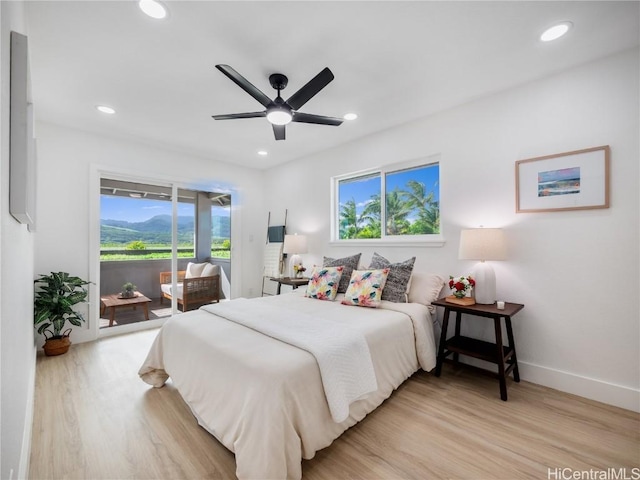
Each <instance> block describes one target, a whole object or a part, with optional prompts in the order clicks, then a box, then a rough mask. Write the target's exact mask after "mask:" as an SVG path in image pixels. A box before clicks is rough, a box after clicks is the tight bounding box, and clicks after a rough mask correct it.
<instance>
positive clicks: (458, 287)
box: [449, 275, 476, 298]
mask: <svg viewBox="0 0 640 480" xmlns="http://www.w3.org/2000/svg"><path fill="white" fill-rule="evenodd" d="M475 285H476V281H475V280H474V279H473V277H471V275H467V276H466V277H457V278H456V277H453V276H451V275H450V276H449V288H450V289H451V293H452V294H453V296H454V297H456V298H464V297H466V296H467V293H468V292H470V291H471V289H472V288H473V287H475Z"/></svg>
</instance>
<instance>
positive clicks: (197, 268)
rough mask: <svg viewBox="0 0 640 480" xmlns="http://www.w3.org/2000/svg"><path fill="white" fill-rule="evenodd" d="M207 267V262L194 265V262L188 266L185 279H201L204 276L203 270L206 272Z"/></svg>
mask: <svg viewBox="0 0 640 480" xmlns="http://www.w3.org/2000/svg"><path fill="white" fill-rule="evenodd" d="M207 265H208V264H207V262H205V263H192V262H189V263H188V264H187V272H186V273H185V274H184V278H195V277H201V276H202V270H204V267H206V266H207Z"/></svg>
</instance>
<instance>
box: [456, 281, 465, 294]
mask: <svg viewBox="0 0 640 480" xmlns="http://www.w3.org/2000/svg"><path fill="white" fill-rule="evenodd" d="M454 287H456V290H458V291H459V292H460V291H463V290H464V287H465V285H464V283H462V282H456V284H455V285H454Z"/></svg>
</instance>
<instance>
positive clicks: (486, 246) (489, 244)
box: [458, 228, 507, 261]
mask: <svg viewBox="0 0 640 480" xmlns="http://www.w3.org/2000/svg"><path fill="white" fill-rule="evenodd" d="M458 258H459V259H460V260H480V261H484V260H505V259H506V258H507V246H506V242H505V238H504V232H503V231H502V229H500V228H472V229H468V230H462V231H461V232H460V250H459V252H458Z"/></svg>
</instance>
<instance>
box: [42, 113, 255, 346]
mask: <svg viewBox="0 0 640 480" xmlns="http://www.w3.org/2000/svg"><path fill="white" fill-rule="evenodd" d="M37 137H38V179H39V180H38V198H37V208H38V210H37V212H38V229H37V233H36V255H35V268H36V272H37V273H41V272H43V273H48V272H51V271H67V272H70V273H72V274H73V275H77V276H80V277H82V278H84V279H88V280H91V281H92V282H95V283H98V281H99V278H98V277H99V271H98V268H97V266H96V267H95V268H92V262H93V263H97V262H96V260H97V257H95V256H94V257H91V254H92V249H91V242H92V235H94V238H95V241H96V242H99V234H98V232H99V223H98V220H99V203H98V202H99V198H98V196H99V173H98V172H99V171H103V172H109V171H110V172H119V173H121V174H125V175H131V176H132V177H134V178H142V179H144V178H148V179H158V180H159V181H161V180H164V181H172V182H176V183H181V184H182V185H184V186H186V187H194V188H203V189H207V190H209V189H211V190H213V191H215V190H217V189H219V188H228V189H230V190H231V191H232V219H231V228H232V249H233V250H232V262H231V263H232V279H231V281H232V294H233V296H251V295H255V294H257V293H259V292H260V290H259V289H260V282H261V278H262V277H261V274H262V271H261V265H262V249H261V248H260V247H258V246H257V245H258V244H260V245H261V243H260V241H259V240H258V239H262V238H263V236H264V231H265V230H264V228H265V223H266V222H265V221H264V219H263V214H262V212H263V211H264V210H263V207H262V203H261V202H262V199H263V190H262V176H263V174H262V172H260V171H257V170H252V169H247V168H241V167H235V166H233V165H230V164H227V163H222V162H216V161H215V160H211V159H205V158H197V157H192V156H189V155H185V154H181V153H178V152H174V151H169V150H166V149H162V148H157V147H154V146H152V145H147V144H142V143H135V142H132V141H125V140H118V139H114V138H108V137H102V136H99V135H96V134H91V133H86V132H82V131H78V130H72V129H69V128H64V127H60V126H57V125H52V124H47V123H38V124H37ZM92 209H93V210H92ZM97 291H98V290H97V289H96V288H95V287H93V288H92V289H91V298H92V301H91V303H92V305H91V307H89V306H85V309H86V313H88V315H89V322H87V324H86V325H85V326H84V327H83V328H81V329H79V328H75V329H74V331H73V333H72V336H71V338H72V341H73V342H78V341H86V340H92V339H95V338H96V337H97V328H96V325H97V318H96V317H97V313H98V305H97V302H98V298H99V296H98V295H97Z"/></svg>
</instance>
